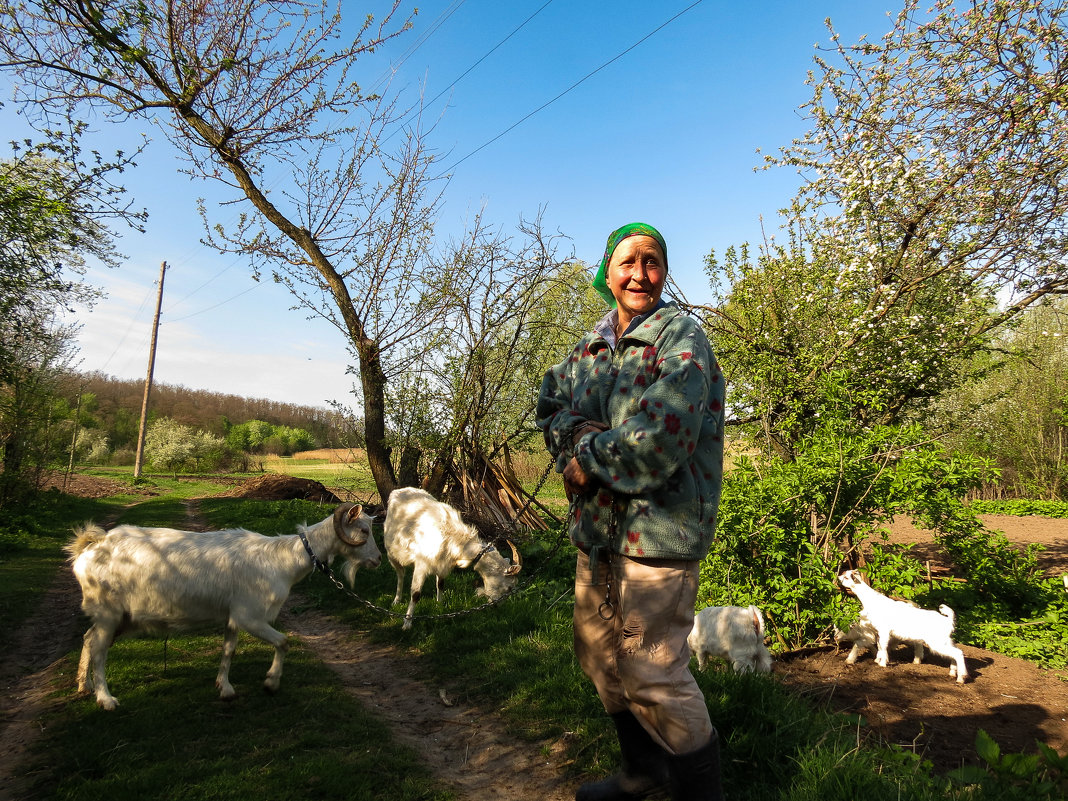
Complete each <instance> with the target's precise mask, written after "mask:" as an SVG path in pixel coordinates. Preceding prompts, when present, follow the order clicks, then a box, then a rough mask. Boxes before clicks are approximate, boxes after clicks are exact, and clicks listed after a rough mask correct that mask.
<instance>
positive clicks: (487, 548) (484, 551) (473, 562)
mask: <svg viewBox="0 0 1068 801" xmlns="http://www.w3.org/2000/svg"><path fill="white" fill-rule="evenodd" d="M491 550H494V547H493V543H492V542H487V543H486V544H485V545H483V546H482V550H481V551H479V552H478V556H476V557H475V558H474V559H472V560H471V564H469V565H468V567H474V566H475V565H477V564H478V560H479V559H481V558H482V557H483V556H485V555H486V554H487V553H488V552H489V551H491Z"/></svg>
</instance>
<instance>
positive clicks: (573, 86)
mask: <svg viewBox="0 0 1068 801" xmlns="http://www.w3.org/2000/svg"><path fill="white" fill-rule="evenodd" d="M703 2H704V0H696V2H694V3H691V4H690V5H688V6H686V8H684V9H682V11H680V12H679V13H678V14H676V15H675V16H673V17H672V18H671V19H669V20H667V21H666V22H664V23H662V24H660V25H658V26H657V27H656V28H654V29H653V30H651V31H649V33H647V34H645V36H643V37H642V38H641V39H639V40H638V41H636V42H635V43H634V44H632V45H631V46H630V47H628V48H627V49H626V50H624V51H623V52H621V53H619V54H617V55H615V56H613V57H612V58H610V59H609V60H608V61H606V62H604V64H602V65H601V66H599V67H597V69H595V70H593V71H591V72H588V73H586V74H585V75H584V76H582V77H581V78H579V80H577V81H575V82H574V83H573V84H571V85H570V86H569V87H567V89H565V90H564V91H562V92H561V93H560V94H558V95H557V96H556V97H554V98H553V99H552V100H549V101H548V102H546V103H543V104H542V105H540V106H538V107H537V108H536V109H534V110H533V111H532V112H530V113H529V114H527V115H526V116H525V117H523V118H522V119H520V120H518V121H517V122H514V123H512V124H511V125H509V126H508V127H507V128H505V129H504V130H503V131H501V132H500V133H499V134H497V135H496V136H495V137H493V138H492V139H490V140H489V141H488V142H485V143H483V144H481V145H479V146H478V147H476V148H475V149H474V150H472V151H471V152H470V153H468V154H467V155H466V156H464V157H463V158H462V159H460V160H459V161H457V162H454V163H453V165H452V166H451V167H449V168H448V169H447V170H445V172H443V173H442V174H441V175H439V176H438V178H443V177H445V176H446V175H448V174H449V173H450V172H452V171H453V170H455V169H456V168H457V167H458V166H460V165H461V164H463V163H464V162H465V161H467V160H468V159H469V158H471V157H472V156H473V155H475V154H476V153H478V152H479V151H481V150H484V149H485V148H487V147H489V146H490V145H492V144H493V143H494V142H496V141H497V140H498V139H500V138H501V137H503V136H505V135H506V134H508V133H510V132H511V131H512V130H513V129H515V128H517V127H519V126H520V125H522V124H523V123H524V122H526V121H527V120H529V119H530V118H531V117H533V116H534V115H535V114H537V113H538V112H539V111H542V110H544V109H546V108H548V107H549V106H551V105H552V104H553V103H555V102H556V101H557V100H559V99H560V98H561V97H563V96H564V95H566V94H568V93H569V92H571V91H572V90H574V89H576V88H577V87H579V86H580V85H582V84H583V83H585V82H586V81H587V80H589V79H590V78H592V77H593V76H594V75H596V74H597V73H598V72H600V71H601V70H603V69H604V68H605V67H607V66H609V65H610V64H613V63H615V62H616V61H619V59H621V58H623V56H625V55H627V53H629V52H630V51H631V50H633V49H634V48H636V47H637V46H638V45H640V44H642V43H643V42H644V41H645V40H646V39H649V38H650V37H652V36H654V35H655V34H657V33H658V32H659V31H661V30H662V29H663V28H666V27H667V26H668V25H670V24H671V23H672V22H674V21H675V20H677V19H678V18H679V17H681V16H682V15H683V14H685V13H686V12H688V11H690V10H691V9H693V8H695V7H697V6H699V5H701V3H703Z"/></svg>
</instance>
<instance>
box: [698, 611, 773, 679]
mask: <svg viewBox="0 0 1068 801" xmlns="http://www.w3.org/2000/svg"><path fill="white" fill-rule="evenodd" d="M686 642H687V643H688V644H689V646H690V650H691V651H692V652H693V653H694V654H696V655H697V666H698V667H699V668H700V669H701V670H704V669H705V663H706V662H707V661H708V657H710V656H713V657H720V658H723V659H728V660H730V662H731V664H732V665H733V666H734V669H735V670H737V671H743V670H752V671H755V672H757V673H767V672H768V671H770V670H771V654H770V653H768V649H767V648H766V647H765V645H764V615H763V614H761V612H760V609H759V608H758V607H756V606H750V607H747V608H743V607H740V606H709V607H706V608H705V609H702V610H701V611H700V612H698V613H697V614H696V615H695V616H694V620H693V630H692V631H691V632H690V636H689V637H688V638H687V640H686Z"/></svg>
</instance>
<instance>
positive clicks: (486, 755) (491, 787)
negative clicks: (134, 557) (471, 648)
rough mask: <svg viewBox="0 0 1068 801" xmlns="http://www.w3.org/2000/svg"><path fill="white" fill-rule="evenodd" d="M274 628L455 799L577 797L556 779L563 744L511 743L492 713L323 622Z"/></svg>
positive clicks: (313, 618)
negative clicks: (337, 680)
mask: <svg viewBox="0 0 1068 801" xmlns="http://www.w3.org/2000/svg"><path fill="white" fill-rule="evenodd" d="M293 601H294V599H293V598H290V603H289V604H288V605H287V606H295V605H296V604H294V603H293ZM279 625H280V626H281V628H282V629H283V630H285V631H287V632H289V633H290V634H292V635H293V636H294V637H298V638H299V639H300V641H301V642H303V643H304V644H305V645H307V646H308V647H309V648H311V649H312V650H313V651H314V652H315V655H316V656H317V657H318V658H319V659H321V660H322V661H323V662H324V663H325V664H326V665H327V666H329V667H330V669H331V670H333V671H334V672H335V673H337V675H338V676H340V677H341V679H342V681H343V682H344V685H345V690H346V692H348V693H349V694H350V695H351V696H353V697H354V698H356V699H357V700H359V701H360V702H361V703H362V704H363V706H364V708H366V709H367V710H368V711H370V712H371V713H373V714H374V715H375V716H376V717H378V718H380V719H381V720H383V721H385V722H386V723H388V724H389V726H390V728H391V729H392V730H393V734H394V736H395V737H396V738H397V739H398V740H399V741H400V742H401V743H403V744H404V745H406V746H408V747H409V748H412V749H414V750H415V751H416V752H417V753H419V755H420V756H421V758H422V760H423V763H424V764H425V765H426V766H427V767H429V768H430V770H431V771H433V773H434V774H435V775H436V776H437V777H438V778H439V779H442V780H443V781H445V782H447V783H448V784H450V785H452V786H453V787H454V788H456V790H457V793H458V795H460V796H461V797H463V798H472V799H475V798H493V799H499V800H500V801H528V800H529V799H539V801H542V800H544V801H565V799H573V798H574V797H575V789H574V787H575V784H577V782H575V781H568V780H566V779H563V778H562V777H563V776H564V774H565V772H566V764H565V761H564V755H563V752H564V750H565V742H564V741H563V740H561V741H558V742H556V743H544V744H538V743H527V742H522V741H520V740H517V739H515V738H514V737H511V736H510V735H509V734H508V733H507V732H508V724H507V722H506V721H504V720H503V719H502V718H501V717H500V716H499V715H498V714H496V713H495V712H493V711H492V710H487V709H479V708H476V707H471V706H466V705H464V704H459V703H456V702H455V701H453V700H452V699H450V698H449V697H448V696H447V695H446V693H445V691H444V690H443V689H441V688H438V689H434V688H431V687H428V686H426V685H425V684H423V683H422V682H420V681H419V680H418V679H416V678H414V673H415V669H414V667H413V665H412V664H411V662H410V661H409V660H407V659H405V658H403V657H400V656H398V654H397V652H396V651H395V650H394V649H392V648H390V647H388V646H384V645H374V644H371V643H368V642H367V641H366V640H364V639H362V638H360V637H359V636H356V635H353V634H352V633H351V632H349V631H346V630H345V628H344V627H343V626H341V625H339V624H338V623H337V622H335V621H333V620H332V619H330V618H328V617H325V616H322V615H318V614H316V613H314V612H309V611H303V612H301V613H300V614H299V615H295V614H292V613H290V612H288V611H286V610H283V612H282V614H281V615H280V616H279ZM543 746H546V747H547V748H544V749H543ZM545 750H547V751H548V753H547V754H546V753H545V752H544V751H545Z"/></svg>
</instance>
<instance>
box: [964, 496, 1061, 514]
mask: <svg viewBox="0 0 1068 801" xmlns="http://www.w3.org/2000/svg"><path fill="white" fill-rule="evenodd" d="M968 506H969V507H970V508H971V510H972V511H973V512H975V513H976V514H980V515H1018V516H1028V515H1039V516H1041V517H1054V518H1065V517H1068V501H1032V500H1027V499H1022V498H1020V499H1016V500H1011V501H972V502H971V503H969V504H968Z"/></svg>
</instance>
